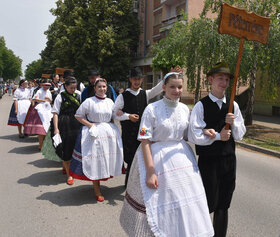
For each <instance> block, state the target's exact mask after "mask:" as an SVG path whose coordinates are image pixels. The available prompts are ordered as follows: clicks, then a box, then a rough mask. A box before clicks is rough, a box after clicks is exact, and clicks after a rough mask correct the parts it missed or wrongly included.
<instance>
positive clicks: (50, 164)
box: [27, 158, 62, 168]
mask: <svg viewBox="0 0 280 237" xmlns="http://www.w3.org/2000/svg"><path fill="white" fill-rule="evenodd" d="M27 164H28V165H34V166H35V167H38V168H59V167H61V168H62V163H61V162H56V161H52V160H47V159H45V158H43V159H39V160H35V161H32V162H29V163H27Z"/></svg>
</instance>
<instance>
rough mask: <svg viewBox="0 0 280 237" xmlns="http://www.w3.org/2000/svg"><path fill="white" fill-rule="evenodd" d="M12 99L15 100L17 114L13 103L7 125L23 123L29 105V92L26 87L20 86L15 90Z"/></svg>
mask: <svg viewBox="0 0 280 237" xmlns="http://www.w3.org/2000/svg"><path fill="white" fill-rule="evenodd" d="M13 101H17V107H18V110H17V114H15V106H14V103H13V105H12V108H11V112H10V117H9V121H8V125H12V126H17V125H23V123H24V120H25V117H26V114H27V111H28V108H29V106H30V103H31V102H30V94H29V90H28V89H27V88H21V87H19V88H18V89H16V90H15V92H14V96H13Z"/></svg>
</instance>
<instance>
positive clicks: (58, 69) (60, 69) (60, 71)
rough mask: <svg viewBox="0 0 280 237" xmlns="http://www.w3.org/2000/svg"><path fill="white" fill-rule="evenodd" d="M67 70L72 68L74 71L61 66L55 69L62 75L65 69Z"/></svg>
mask: <svg viewBox="0 0 280 237" xmlns="http://www.w3.org/2000/svg"><path fill="white" fill-rule="evenodd" d="M66 70H70V71H72V72H74V70H73V69H67V68H60V67H57V68H56V69H55V73H56V74H58V75H60V76H62V75H63V73H64V71H66Z"/></svg>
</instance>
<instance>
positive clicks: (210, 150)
mask: <svg viewBox="0 0 280 237" xmlns="http://www.w3.org/2000/svg"><path fill="white" fill-rule="evenodd" d="M200 101H201V103H202V105H203V108H204V122H205V123H206V127H205V128H206V129H207V128H213V129H215V131H216V132H221V130H222V129H223V127H224V126H225V124H226V123H225V118H226V114H227V113H228V108H229V102H230V100H229V99H228V98H227V102H226V104H224V103H223V105H222V108H221V109H220V108H219V106H218V105H217V103H216V102H213V101H212V100H211V99H210V97H209V96H206V97H204V98H203V99H201V100H200ZM233 111H234V108H233ZM195 149H196V154H197V155H200V156H220V155H231V154H234V153H235V142H234V139H233V137H232V135H231V136H230V139H229V140H228V141H226V142H224V141H215V142H213V143H212V144H211V145H208V146H199V145H195Z"/></svg>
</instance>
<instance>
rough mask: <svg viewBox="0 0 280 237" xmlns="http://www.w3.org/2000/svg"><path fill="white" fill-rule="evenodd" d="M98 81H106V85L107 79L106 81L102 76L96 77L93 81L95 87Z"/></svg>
mask: <svg viewBox="0 0 280 237" xmlns="http://www.w3.org/2000/svg"><path fill="white" fill-rule="evenodd" d="M99 82H105V83H106V85H107V81H106V79H104V78H96V80H95V82H94V85H93V86H94V87H96V86H97V84H98V83H99Z"/></svg>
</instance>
